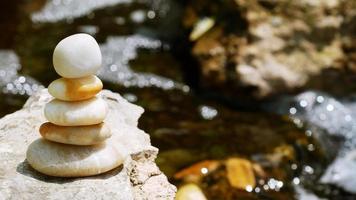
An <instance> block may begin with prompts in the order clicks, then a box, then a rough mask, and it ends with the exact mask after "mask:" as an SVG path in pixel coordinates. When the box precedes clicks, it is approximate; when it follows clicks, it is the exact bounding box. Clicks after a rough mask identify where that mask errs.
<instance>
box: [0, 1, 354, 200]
mask: <svg viewBox="0 0 356 200" xmlns="http://www.w3.org/2000/svg"><path fill="white" fill-rule="evenodd" d="M0 10H1V12H0V30H1V32H0V90H1V92H0V116H4V115H6V114H8V113H11V112H13V111H15V110H17V109H19V108H21V106H22V105H23V103H24V101H25V100H26V99H27V98H28V96H29V95H31V94H33V93H34V92H36V91H37V90H39V89H41V88H44V87H47V86H48V84H49V83H50V81H51V80H53V79H55V78H57V75H56V73H55V72H54V70H53V67H52V66H51V65H52V55H51V53H52V52H53V49H54V47H55V45H56V44H57V43H58V41H59V40H60V39H62V38H64V37H66V36H68V35H70V34H73V33H77V32H85V33H89V34H91V35H93V36H94V37H95V38H96V39H97V40H98V42H99V43H100V47H101V50H102V54H103V63H104V65H103V69H102V70H101V71H100V72H99V77H100V78H101V79H102V80H103V81H104V87H105V88H107V89H111V90H113V91H115V92H119V93H120V94H121V95H123V96H124V97H125V98H126V99H127V100H129V101H130V102H133V103H135V104H139V105H141V106H143V107H144V108H145V110H146V112H145V114H144V115H143V117H142V118H141V119H140V123H139V125H140V126H141V128H142V129H144V130H145V131H147V132H148V133H150V134H151V140H152V143H153V145H154V146H156V147H158V148H159V149H160V154H159V157H158V158H157V160H156V162H157V163H158V164H159V165H160V168H161V170H162V171H164V172H165V174H166V175H167V176H168V177H169V178H170V181H171V182H172V183H174V184H176V185H177V186H178V187H179V188H181V189H180V190H179V192H178V195H177V198H179V199H187V194H194V195H195V197H196V198H195V199H198V198H200V199H204V198H206V199H240V198H242V199H322V198H325V199H347V198H348V199H353V198H356V196H355V195H354V193H356V191H355V188H356V183H355V181H353V180H356V173H355V170H352V169H356V168H355V166H356V163H355V159H354V158H355V157H354V155H356V154H355V153H354V152H355V147H356V135H355V130H356V127H355V125H354V124H356V121H355V118H356V106H354V105H355V102H356V101H355V98H354V94H355V85H354V84H353V83H354V80H355V73H356V64H355V61H356V54H355V52H356V51H355V45H356V40H355V36H356V3H355V2H354V1H348V0H340V1H337V0H323V1H322V0H320V1H316V0H303V1H287V0H286V1H284V0H279V1H274V0H259V1H258V0H252V1H242V0H235V1H234V0H195V1H188V0H185V1H176V0H87V1H80V0H32V1H30V0H19V1H2V2H1V3H0ZM188 196H189V195H188Z"/></svg>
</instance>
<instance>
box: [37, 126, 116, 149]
mask: <svg viewBox="0 0 356 200" xmlns="http://www.w3.org/2000/svg"><path fill="white" fill-rule="evenodd" d="M40 134H41V135H42V137H43V138H45V139H47V140H50V141H53V142H59V143H63V144H73V145H93V144H98V143H101V142H103V141H105V140H106V139H108V138H109V137H110V136H111V131H110V128H109V127H108V125H106V124H105V123H100V124H95V125H88V126H58V125H55V124H52V123H50V122H46V123H44V124H42V125H41V127H40Z"/></svg>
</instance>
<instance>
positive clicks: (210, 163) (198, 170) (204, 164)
mask: <svg viewBox="0 0 356 200" xmlns="http://www.w3.org/2000/svg"><path fill="white" fill-rule="evenodd" d="M219 166H220V162H219V161H217V160H204V161H201V162H198V163H195V164H193V165H191V166H189V167H187V168H184V169H182V170H181V171H179V172H177V173H176V174H174V178H175V179H185V180H186V181H193V182H196V181H198V180H199V179H200V178H201V177H203V176H204V175H206V174H208V173H210V172H212V171H214V170H216V169H217V168H218V167H219Z"/></svg>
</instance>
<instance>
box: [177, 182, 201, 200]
mask: <svg viewBox="0 0 356 200" xmlns="http://www.w3.org/2000/svg"><path fill="white" fill-rule="evenodd" d="M176 200H207V198H206V197H205V195H204V193H203V191H202V190H201V189H200V188H199V186H197V185H195V184H193V183H190V184H187V185H184V186H182V187H180V188H179V189H178V192H177V194H176Z"/></svg>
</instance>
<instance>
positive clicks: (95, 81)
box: [48, 75, 103, 101]
mask: <svg viewBox="0 0 356 200" xmlns="http://www.w3.org/2000/svg"><path fill="white" fill-rule="evenodd" d="M102 88H103V83H102V82H101V80H100V79H99V78H98V77H96V76H94V75H91V76H86V77H83V78H73V79H69V78H60V79H57V80H55V81H53V82H52V83H51V84H50V85H49V86H48V92H49V93H50V94H51V95H52V96H53V97H55V98H57V99H60V100H63V101H81V100H86V99H90V98H92V97H94V96H95V95H96V94H98V93H99V92H100V91H101V89H102Z"/></svg>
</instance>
